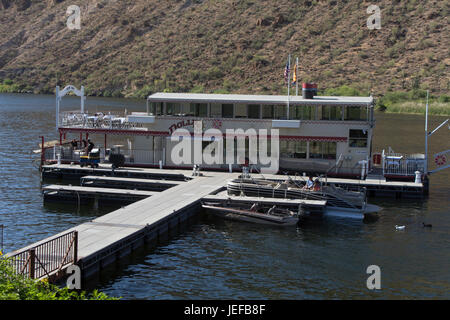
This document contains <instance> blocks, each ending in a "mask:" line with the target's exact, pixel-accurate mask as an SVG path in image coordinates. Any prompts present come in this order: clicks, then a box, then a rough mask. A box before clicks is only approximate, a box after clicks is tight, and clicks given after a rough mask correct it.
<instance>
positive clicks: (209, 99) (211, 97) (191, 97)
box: [148, 92, 373, 106]
mask: <svg viewBox="0 0 450 320" xmlns="http://www.w3.org/2000/svg"><path fill="white" fill-rule="evenodd" d="M148 100H149V101H150V102H174V103H176V102H189V103H245V104H286V103H287V100H288V96H275V95H245V94H205V93H165V92H158V93H154V94H152V95H150V96H149V97H148ZM289 104H293V105H295V104H302V105H358V106H367V105H371V104H373V97H339V96H331V97H325V96H315V97H314V99H303V97H302V96H289Z"/></svg>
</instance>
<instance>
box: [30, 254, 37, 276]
mask: <svg viewBox="0 0 450 320" xmlns="http://www.w3.org/2000/svg"><path fill="white" fill-rule="evenodd" d="M28 259H29V260H30V269H29V273H28V274H29V276H30V279H34V271H35V261H36V250H35V249H30V250H28Z"/></svg>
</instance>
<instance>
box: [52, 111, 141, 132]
mask: <svg viewBox="0 0 450 320" xmlns="http://www.w3.org/2000/svg"><path fill="white" fill-rule="evenodd" d="M59 125H60V127H67V128H83V129H110V130H142V124H140V123H136V122H130V121H128V117H127V113H126V112H117V111H104V112H96V113H93V114H90V113H81V112H80V111H67V112H61V113H60V117H59Z"/></svg>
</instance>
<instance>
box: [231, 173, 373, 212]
mask: <svg viewBox="0 0 450 320" xmlns="http://www.w3.org/2000/svg"><path fill="white" fill-rule="evenodd" d="M316 181H317V182H318V189H317V190H315V189H313V190H307V189H306V188H305V186H304V185H302V184H301V182H300V181H294V180H292V179H290V178H288V179H287V180H286V181H271V180H266V179H252V178H239V179H233V180H231V181H229V182H228V184H227V192H228V194H229V195H236V196H239V195H244V196H249V197H270V198H284V199H308V200H325V201H326V202H327V205H326V211H325V214H327V215H331V216H339V217H350V218H358V219H363V218H364V217H365V216H370V215H375V214H376V213H377V212H379V211H380V210H381V208H380V207H378V206H376V205H372V204H368V203H367V201H366V190H365V188H363V189H361V190H358V191H349V190H344V189H342V188H339V187H336V186H334V185H332V184H330V185H328V184H326V183H322V181H320V179H317V180H316Z"/></svg>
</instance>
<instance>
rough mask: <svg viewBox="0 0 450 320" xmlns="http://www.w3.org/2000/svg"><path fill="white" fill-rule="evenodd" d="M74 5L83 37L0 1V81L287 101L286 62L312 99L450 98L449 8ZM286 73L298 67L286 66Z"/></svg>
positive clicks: (210, 0) (112, 0) (45, 5)
mask: <svg viewBox="0 0 450 320" xmlns="http://www.w3.org/2000/svg"><path fill="white" fill-rule="evenodd" d="M375 3H376V4H377V5H378V6H379V8H380V9H381V29H378V30H377V29H374V30H370V29H369V28H367V19H368V17H369V16H370V14H368V13H367V8H368V6H369V5H370V4H371V2H369V1H367V2H364V1H349V0H343V1H327V0H316V1H304V0H297V1H295V0H279V1H276V2H274V1H270V0H259V1H255V0H223V1H215V0H202V1H201V0H187V1H186V0H183V1H180V0H178V1H177V0H167V1H158V0H136V1H124V0H122V1H119V0H94V1H93V0H79V1H77V3H76V4H77V5H78V6H79V8H80V12H81V29H79V30H77V29H75V30H70V29H69V28H68V27H67V20H68V18H69V16H70V14H67V8H68V7H69V6H70V5H72V4H75V3H73V1H64V0H47V1H33V0H16V1H13V0H0V25H1V28H0V81H1V80H2V79H5V78H9V79H12V80H13V81H14V82H15V83H17V84H20V85H21V87H22V88H23V89H24V90H31V91H35V92H53V90H54V87H55V86H56V84H57V83H58V84H59V85H65V84H69V83H71V84H74V85H77V86H79V85H81V84H83V85H85V87H87V89H88V92H89V93H90V94H94V95H114V96H119V95H135V96H144V95H146V94H148V93H150V92H155V91H162V90H170V91H193V92H213V91H217V90H219V91H221V92H234V93H244V92H245V93H267V94H270V93H273V94H280V93H284V92H285V90H286V89H285V84H284V78H283V71H284V66H285V64H286V60H287V56H288V54H289V53H291V55H292V58H293V60H294V58H295V57H296V56H298V57H299V61H300V67H299V78H300V80H301V81H316V82H318V83H319V88H330V87H336V86H340V85H344V84H345V85H350V86H354V87H357V88H359V89H361V90H364V91H369V90H372V92H373V93H374V94H375V95H376V94H380V93H383V92H384V91H386V90H388V89H392V90H402V89H404V90H409V89H411V88H413V87H422V88H431V89H432V90H433V91H434V92H440V93H448V91H449V89H450V79H449V72H448V71H449V66H450V58H449V55H448V52H449V51H448V48H449V45H450V36H449V35H450V32H449V31H450V27H449V26H450V24H449V23H448V16H449V13H450V4H449V2H448V1H431V0H427V1H417V0H416V1H415V0H409V1H398V0H394V1H390V0H389V1H388V0H380V1H376V2H375ZM292 66H293V64H292Z"/></svg>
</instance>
